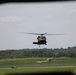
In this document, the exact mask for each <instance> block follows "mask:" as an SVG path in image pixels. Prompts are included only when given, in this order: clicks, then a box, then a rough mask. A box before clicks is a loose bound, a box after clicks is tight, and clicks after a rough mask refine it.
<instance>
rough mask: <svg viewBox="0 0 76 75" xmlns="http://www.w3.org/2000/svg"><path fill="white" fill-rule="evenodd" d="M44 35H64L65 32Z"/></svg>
mask: <svg viewBox="0 0 76 75" xmlns="http://www.w3.org/2000/svg"><path fill="white" fill-rule="evenodd" d="M45 35H65V34H45Z"/></svg>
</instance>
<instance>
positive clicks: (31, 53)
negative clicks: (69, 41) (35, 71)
mask: <svg viewBox="0 0 76 75" xmlns="http://www.w3.org/2000/svg"><path fill="white" fill-rule="evenodd" d="M53 56H55V57H72V58H73V57H76V47H68V48H66V49H65V48H55V49H47V48H43V49H19V50H18V49H17V50H15V49H12V50H0V59H1V58H26V57H53Z"/></svg>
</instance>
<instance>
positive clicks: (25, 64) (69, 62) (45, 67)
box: [0, 57, 76, 75]
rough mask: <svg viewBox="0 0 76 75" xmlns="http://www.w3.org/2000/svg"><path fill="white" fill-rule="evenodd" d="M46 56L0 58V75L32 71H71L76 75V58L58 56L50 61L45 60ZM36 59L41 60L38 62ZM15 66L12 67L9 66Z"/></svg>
mask: <svg viewBox="0 0 76 75" xmlns="http://www.w3.org/2000/svg"><path fill="white" fill-rule="evenodd" d="M46 60H47V58H13V59H9V58H8V59H1V60H0V75H5V74H9V73H19V72H20V73H24V72H25V73H33V72H53V71H54V72H55V71H57V72H63V71H71V72H73V73H74V74H75V75H76V58H69V57H60V58H55V59H54V60H53V61H51V62H45V61H46ZM38 61H42V62H41V63H38ZM14 65H15V66H17V68H16V69H12V68H11V66H14Z"/></svg>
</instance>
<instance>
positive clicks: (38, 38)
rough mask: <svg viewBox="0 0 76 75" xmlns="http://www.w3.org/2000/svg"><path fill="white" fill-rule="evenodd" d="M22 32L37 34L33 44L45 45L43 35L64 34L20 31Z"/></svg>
mask: <svg viewBox="0 0 76 75" xmlns="http://www.w3.org/2000/svg"><path fill="white" fill-rule="evenodd" d="M20 33H24V34H33V35H38V37H37V40H38V41H37V42H33V44H36V45H39V47H40V45H47V41H46V37H45V36H44V35H64V34H47V33H29V32H20Z"/></svg>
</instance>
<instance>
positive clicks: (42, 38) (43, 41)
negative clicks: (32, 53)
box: [33, 35, 46, 45]
mask: <svg viewBox="0 0 76 75" xmlns="http://www.w3.org/2000/svg"><path fill="white" fill-rule="evenodd" d="M37 40H38V42H33V44H37V45H46V37H45V36H43V35H41V36H38V37H37Z"/></svg>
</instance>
